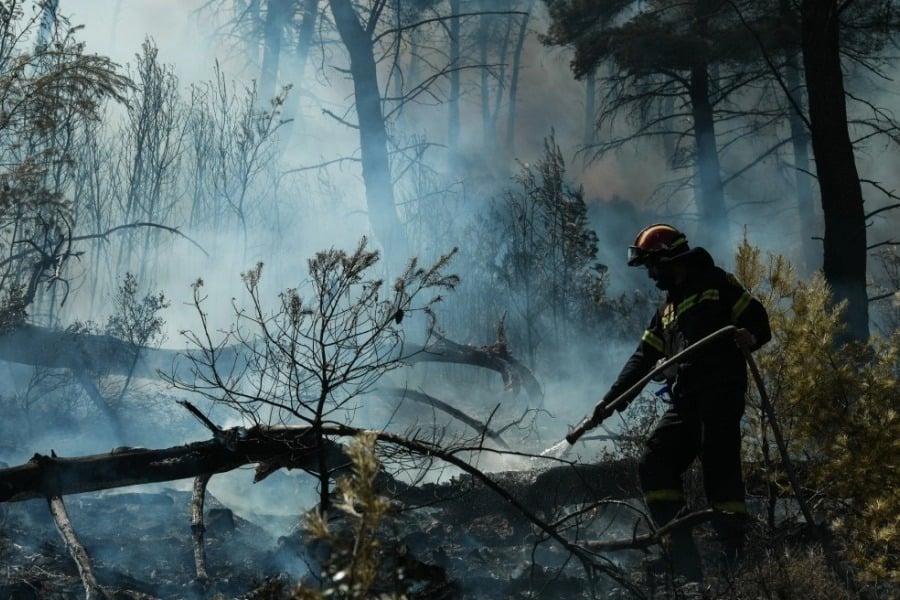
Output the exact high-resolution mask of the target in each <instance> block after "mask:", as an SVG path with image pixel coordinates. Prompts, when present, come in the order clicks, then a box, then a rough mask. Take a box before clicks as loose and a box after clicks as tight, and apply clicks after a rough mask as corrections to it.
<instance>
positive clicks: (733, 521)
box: [713, 513, 747, 573]
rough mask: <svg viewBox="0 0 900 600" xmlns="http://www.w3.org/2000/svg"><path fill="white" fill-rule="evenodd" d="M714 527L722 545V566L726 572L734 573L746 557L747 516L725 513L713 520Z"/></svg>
mask: <svg viewBox="0 0 900 600" xmlns="http://www.w3.org/2000/svg"><path fill="white" fill-rule="evenodd" d="M713 528H714V529H715V531H716V537H718V539H719V544H720V545H721V547H722V561H721V568H722V570H723V571H724V572H725V573H733V572H734V571H735V569H736V568H737V567H738V565H739V564H740V562H741V560H742V559H743V557H744V540H745V539H746V537H747V516H746V515H745V514H739V513H724V514H723V515H722V516H720V517H718V518H716V519H715V520H714V521H713Z"/></svg>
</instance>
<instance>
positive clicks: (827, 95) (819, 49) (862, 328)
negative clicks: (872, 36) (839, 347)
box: [800, 0, 869, 341]
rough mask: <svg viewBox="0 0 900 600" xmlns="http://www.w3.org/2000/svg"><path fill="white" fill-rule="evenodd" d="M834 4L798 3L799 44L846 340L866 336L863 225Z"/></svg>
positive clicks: (831, 277)
mask: <svg viewBox="0 0 900 600" xmlns="http://www.w3.org/2000/svg"><path fill="white" fill-rule="evenodd" d="M838 5H839V3H838V2H836V1H835V0H827V1H825V0H803V2H802V3H801V8H800V10H801V41H802V45H803V67H804V71H805V74H806V87H807V99H808V103H809V121H810V128H811V135H812V147H813V154H814V155H815V161H816V174H817V176H818V178H819V190H820V192H821V195H822V212H823V214H824V217H825V235H824V251H825V255H824V260H823V270H824V274H825V280H826V281H827V282H828V284H829V285H830V286H831V290H832V292H833V294H834V300H835V302H840V301H843V300H846V301H847V304H848V305H847V311H846V313H845V315H844V319H845V323H846V325H847V327H848V331H847V338H848V339H849V340H856V341H866V340H868V338H869V307H868V298H867V295H866V225H865V212H864V208H863V197H862V189H861V187H860V183H859V173H858V172H857V170H856V160H855V158H854V155H853V143H852V142H851V140H850V133H849V131H848V130H847V104H846V101H845V98H844V76H843V72H842V70H841V54H840V49H841V47H840V22H839V11H838V8H839V7H838Z"/></svg>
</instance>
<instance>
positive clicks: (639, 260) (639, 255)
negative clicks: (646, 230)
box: [628, 246, 651, 267]
mask: <svg viewBox="0 0 900 600" xmlns="http://www.w3.org/2000/svg"><path fill="white" fill-rule="evenodd" d="M650 254H651V253H650V252H647V251H646V250H644V249H643V248H638V247H637V246H628V266H629V267H640V266H642V265H645V264H647V260H648V259H649V258H650Z"/></svg>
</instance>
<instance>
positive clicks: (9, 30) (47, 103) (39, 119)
mask: <svg viewBox="0 0 900 600" xmlns="http://www.w3.org/2000/svg"><path fill="white" fill-rule="evenodd" d="M25 6H26V3H24V2H21V1H20V0H15V1H12V2H5V3H3V5H2V11H0V12H2V13H3V15H2V17H3V18H2V19H0V165H2V166H0V252H2V253H3V254H4V256H5V258H4V259H3V260H2V261H0V289H2V290H3V291H4V293H7V294H8V293H10V292H9V290H10V289H11V288H13V287H20V288H21V289H22V293H21V295H20V298H19V300H20V304H21V305H22V306H20V307H19V308H17V309H16V311H14V312H16V314H19V315H21V314H22V311H23V310H24V307H27V306H28V305H30V304H31V303H32V301H33V300H34V297H35V293H36V292H37V291H38V289H39V288H38V283H40V282H43V281H46V282H47V283H56V282H59V281H63V279H62V277H61V276H60V272H61V271H62V268H63V265H64V263H65V262H66V261H67V260H68V259H69V258H71V257H72V256H77V255H78V254H79V253H78V252H77V251H75V250H73V248H72V247H71V243H70V241H69V240H70V238H71V234H72V227H73V223H74V220H75V219H74V217H73V215H72V207H71V203H70V202H69V201H67V199H66V198H65V197H64V194H63V192H62V189H63V187H64V184H65V177H66V175H65V174H66V173H69V171H70V167H71V161H72V156H71V154H70V153H71V152H72V151H73V148H74V147H77V146H78V142H77V141H76V139H75V138H76V134H75V131H76V130H77V129H79V127H81V126H83V125H84V124H86V123H94V122H96V121H97V120H98V119H99V117H100V115H101V113H102V109H103V107H104V105H105V103H106V101H107V100H109V99H113V100H122V99H123V97H124V96H123V95H124V91H125V90H126V89H128V87H129V85H130V82H129V80H128V79H127V78H126V77H123V76H122V75H120V74H119V73H118V72H117V65H116V64H115V63H113V62H112V61H111V60H109V59H108V58H105V57H101V56H97V55H94V54H87V53H85V46H84V44H83V43H81V42H78V41H77V40H76V39H75V34H76V32H77V29H76V28H69V27H67V26H66V24H65V23H60V27H58V28H57V33H56V35H55V37H53V38H52V39H47V40H45V41H44V43H41V44H37V45H33V41H34V40H33V34H34V33H35V30H36V29H37V28H38V19H39V15H40V12H39V11H35V12H33V13H32V14H29V13H30V12H31V11H28V10H26V9H25ZM28 8H32V7H31V6H30V4H29V5H28ZM17 293H18V292H17ZM7 320H8V319H7Z"/></svg>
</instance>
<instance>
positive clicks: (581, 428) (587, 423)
mask: <svg viewBox="0 0 900 600" xmlns="http://www.w3.org/2000/svg"><path fill="white" fill-rule="evenodd" d="M735 331H737V327H735V326H734V325H728V326H726V327H723V328H722V329H719V330H718V331H715V332H713V333H711V334H709V335H708V336H706V337H704V338H701V339H700V340H697V341H696V342H694V343H693V344H691V345H690V346H688V347H687V348H685V349H684V350H682V351H681V352H679V353H678V354H675V355H673V356H672V357H671V358H668V359H666V360H664V361H662V362H660V363H659V364H657V365H656V366H655V367H654V368H653V369H652V370H651V371H650V372H649V373H647V374H646V375H644V377H642V378H641V379H640V380H639V381H638V382H637V383H635V384H634V385H632V386H631V387H630V388H628V389H627V390H625V391H624V392H622V393H621V394H619V396H617V397H616V398H615V399H614V400H612V401H610V402H607V403H604V404H605V406H606V408H607V409H609V410H618V409H619V407H624V406H625V404H627V403H628V401H629V400H630V399H631V398H633V397H634V396H636V395H637V394H638V392H640V391H641V389H643V387H644V386H645V385H647V383H648V382H649V381H650V380H652V379H653V378H654V377H656V376H657V375H659V374H660V373H662V372H664V371H665V370H666V369H668V368H670V367H671V366H673V365H677V364H678V363H680V362H682V361H683V360H685V359H687V358H690V357H691V356H693V355H694V354H696V353H697V352H698V351H699V350H702V349H703V348H704V347H706V346H708V345H709V344H711V343H712V342H715V341H716V340H720V339H722V338H724V337H725V336H727V335H734V332H735ZM746 356H747V358H748V361H750V360H752V359H750V358H749V356H750V353H749V352H747V353H746ZM755 374H756V373H755V372H754V375H755ZM599 424H600V422H599V421H597V420H596V419H594V417H593V415H591V416H589V417H587V418H586V419H584V420H583V421H582V422H581V424H579V425H578V427H576V428H575V429H573V430H572V431H571V432H569V434H568V435H567V436H566V441H567V442H569V443H570V444H574V443H575V442H577V441H578V439H579V438H581V436H583V435H584V434H585V433H587V432H588V431H589V430H591V429H593V428H594V427H597V426H598V425H599Z"/></svg>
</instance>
